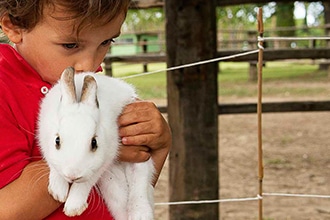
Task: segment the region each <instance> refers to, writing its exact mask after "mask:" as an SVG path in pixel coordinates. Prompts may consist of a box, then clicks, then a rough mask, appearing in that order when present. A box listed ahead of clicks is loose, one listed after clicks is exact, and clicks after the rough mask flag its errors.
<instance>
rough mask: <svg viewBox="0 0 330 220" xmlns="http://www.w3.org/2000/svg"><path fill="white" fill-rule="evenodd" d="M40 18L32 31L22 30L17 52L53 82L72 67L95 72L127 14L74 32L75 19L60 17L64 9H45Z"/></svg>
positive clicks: (41, 74) (117, 34) (47, 79)
mask: <svg viewBox="0 0 330 220" xmlns="http://www.w3.org/2000/svg"><path fill="white" fill-rule="evenodd" d="M44 10H45V11H44V16H43V18H42V19H41V21H40V22H39V23H38V24H37V25H36V26H35V27H34V28H33V29H32V30H30V31H23V32H22V33H21V36H22V39H21V42H20V43H18V44H16V47H17V50H18V52H19V53H20V54H21V55H22V56H23V57H24V58H25V59H26V61H27V62H28V63H29V64H30V65H32V67H33V68H34V69H35V70H36V71H37V72H38V73H39V74H40V76H41V77H42V78H43V80H45V81H47V82H49V83H51V84H54V83H55V82H56V81H57V80H58V79H59V78H60V75H61V73H62V71H63V70H64V69H65V68H66V67H68V66H72V67H74V68H75V69H76V71H77V72H80V71H96V70H97V68H98V67H99V66H100V64H101V63H102V61H103V59H104V56H105V54H106V53H107V51H108V48H109V46H110V45H111V42H112V39H113V38H116V37H118V36H119V34H120V29H121V26H122V24H123V22H124V19H125V15H124V13H121V14H120V15H119V16H117V17H115V18H114V19H113V20H112V21H111V22H110V23H107V24H105V25H103V26H91V27H89V26H88V27H86V28H84V29H82V30H81V32H79V42H77V38H76V31H73V25H74V24H75V21H74V20H59V19H55V18H54V17H61V12H58V11H57V12H55V13H54V12H53V11H52V14H51V16H50V11H49V10H47V8H45V9H44Z"/></svg>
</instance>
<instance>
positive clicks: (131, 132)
mask: <svg viewBox="0 0 330 220" xmlns="http://www.w3.org/2000/svg"><path fill="white" fill-rule="evenodd" d="M118 124H119V136H120V138H121V141H122V143H123V146H122V147H121V149H120V155H119V158H120V160H122V161H128V162H143V161H146V160H148V159H149V158H150V156H152V158H153V160H154V162H155V166H156V170H157V165H158V163H161V164H160V166H161V167H162V165H163V162H164V161H163V160H165V158H166V156H167V154H168V152H169V149H170V147H171V144H172V137H171V132H170V129H169V126H168V124H167V122H166V121H165V119H164V118H163V116H162V114H161V113H160V112H159V110H158V109H157V107H156V106H155V104H154V103H152V102H146V101H137V102H134V103H132V104H129V105H127V106H126V107H125V109H124V110H123V112H122V115H121V116H120V117H119V118H118ZM158 160H161V161H162V162H158Z"/></svg>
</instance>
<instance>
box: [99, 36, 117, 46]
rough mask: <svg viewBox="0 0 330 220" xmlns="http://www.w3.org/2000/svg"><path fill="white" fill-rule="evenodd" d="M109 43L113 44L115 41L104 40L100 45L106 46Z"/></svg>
mask: <svg viewBox="0 0 330 220" xmlns="http://www.w3.org/2000/svg"><path fill="white" fill-rule="evenodd" d="M111 43H115V39H113V38H111V39H108V40H105V41H103V42H102V43H101V45H102V46H107V45H109V44H111Z"/></svg>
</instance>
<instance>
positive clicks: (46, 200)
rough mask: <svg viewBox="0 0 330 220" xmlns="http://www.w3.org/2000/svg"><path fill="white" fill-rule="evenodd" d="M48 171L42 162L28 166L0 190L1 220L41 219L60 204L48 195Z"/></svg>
mask: <svg viewBox="0 0 330 220" xmlns="http://www.w3.org/2000/svg"><path fill="white" fill-rule="evenodd" d="M48 174H49V170H48V167H47V165H46V163H45V162H44V161H43V160H40V161H37V162H31V163H30V164H28V165H27V166H26V167H25V168H24V170H23V172H22V174H21V175H20V177H18V178H17V179H16V180H14V181H13V182H12V183H10V184H8V185H7V186H5V187H4V188H2V189H1V190H0V198H1V200H0V213H1V219H4V220H5V219H10V220H16V219H26V220H28V219H43V218H45V217H47V216H48V215H50V214H51V213H52V212H53V211H55V210H56V209H57V208H58V207H59V206H60V205H61V204H60V203H59V202H57V201H55V200H54V199H53V198H52V197H51V196H50V195H49V193H48V191H47V186H48Z"/></svg>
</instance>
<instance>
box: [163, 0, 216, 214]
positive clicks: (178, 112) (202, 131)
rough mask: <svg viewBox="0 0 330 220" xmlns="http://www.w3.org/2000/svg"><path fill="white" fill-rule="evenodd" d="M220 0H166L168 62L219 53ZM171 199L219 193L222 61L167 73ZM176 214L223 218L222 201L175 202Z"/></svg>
mask: <svg viewBox="0 0 330 220" xmlns="http://www.w3.org/2000/svg"><path fill="white" fill-rule="evenodd" d="M215 3H216V1H215V0H208V1H205V0H189V1H186V0H166V2H165V8H166V16H167V19H166V20H167V23H166V31H167V32H166V42H167V65H168V67H172V66H177V65H181V64H187V63H192V62H196V61H200V60H206V59H211V58H214V57H216V46H217V43H216V33H217V30H216V16H215V8H216V4H215ZM167 92H168V114H169V115H168V116H169V123H170V126H171V129H172V133H173V148H172V150H171V153H170V162H169V165H170V200H171V201H183V200H184V201H187V200H188V201H190V200H194V201H195V200H210V199H217V198H218V195H219V169H218V113H217V111H218V104H217V103H218V102H217V97H218V93H217V63H211V64H206V65H200V66H195V67H189V68H185V69H180V70H176V71H171V72H168V73H167ZM170 219H171V220H176V219H180V220H181V219H182V220H186V219H200V220H206V219H210V220H211V219H212V220H216V219H219V204H218V203H213V204H203V205H182V206H170Z"/></svg>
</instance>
